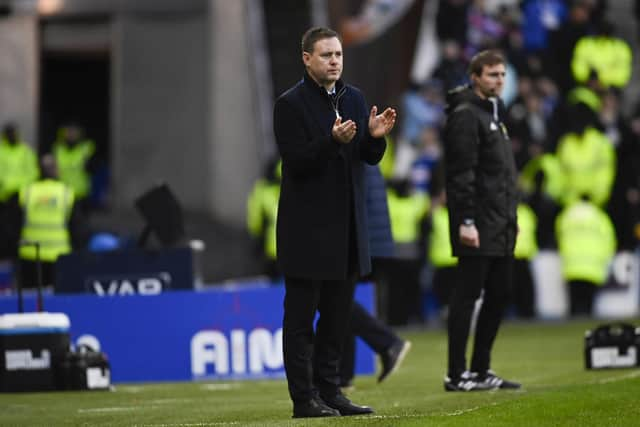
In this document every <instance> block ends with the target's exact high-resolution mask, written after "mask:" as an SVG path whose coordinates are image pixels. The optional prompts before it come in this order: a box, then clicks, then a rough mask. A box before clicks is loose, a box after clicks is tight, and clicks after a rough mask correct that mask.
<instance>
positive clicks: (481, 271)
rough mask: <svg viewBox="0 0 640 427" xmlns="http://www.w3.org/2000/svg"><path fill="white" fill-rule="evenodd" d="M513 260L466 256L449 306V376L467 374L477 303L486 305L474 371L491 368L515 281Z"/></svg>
mask: <svg viewBox="0 0 640 427" xmlns="http://www.w3.org/2000/svg"><path fill="white" fill-rule="evenodd" d="M512 261H513V258H512V257H507V256H504V257H497V256H496V257H494V256H462V257H459V258H458V270H457V275H456V280H455V281H454V284H453V286H454V288H453V291H452V293H451V299H450V305H449V323H448V334H449V366H448V375H449V377H451V378H459V377H460V375H461V374H462V373H463V372H464V371H465V370H466V359H465V353H466V348H467V339H468V337H469V330H470V328H471V316H472V315H473V310H474V307H475V302H476V300H477V299H478V298H479V297H480V296H481V295H482V296H483V302H482V307H481V309H480V313H479V315H478V320H477V324H476V332H475V339H474V346H473V356H472V359H471V366H470V370H471V371H472V372H485V371H487V370H488V369H489V368H490V366H491V348H492V347H493V342H494V340H495V338H496V335H497V333H498V328H499V327H500V322H501V320H502V315H503V313H504V309H505V305H506V304H507V302H508V300H509V289H510V287H511V280H512V274H513V273H512V269H513V267H512Z"/></svg>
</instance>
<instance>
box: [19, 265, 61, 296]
mask: <svg viewBox="0 0 640 427" xmlns="http://www.w3.org/2000/svg"><path fill="white" fill-rule="evenodd" d="M40 266H41V270H40V271H41V274H42V276H41V280H42V283H40V285H42V286H43V287H44V286H53V285H54V283H55V262H45V261H42V262H41V263H40ZM18 280H19V281H20V286H22V288H23V289H28V288H33V289H35V288H37V287H38V286H39V284H38V263H37V262H35V261H28V260H24V259H21V260H20V262H19V264H18Z"/></svg>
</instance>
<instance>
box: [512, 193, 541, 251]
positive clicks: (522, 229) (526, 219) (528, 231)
mask: <svg viewBox="0 0 640 427" xmlns="http://www.w3.org/2000/svg"><path fill="white" fill-rule="evenodd" d="M517 215H518V235H517V236H516V247H515V249H514V250H513V256H514V257H515V258H516V259H524V260H527V261H530V260H532V259H533V257H534V256H536V254H537V253H538V243H537V241H536V229H537V226H538V219H537V218H536V214H535V212H534V211H533V209H531V208H530V207H529V205H527V204H525V203H519V204H518V209H517Z"/></svg>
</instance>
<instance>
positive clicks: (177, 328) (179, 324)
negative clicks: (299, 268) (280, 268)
mask: <svg viewBox="0 0 640 427" xmlns="http://www.w3.org/2000/svg"><path fill="white" fill-rule="evenodd" d="M283 297H284V287H283V286H268V285H264V284H262V283H259V282H255V283H238V284H237V285H235V286H233V285H226V284H225V286H224V287H212V288H208V289H204V290H198V291H193V290H190V291H170V292H164V293H160V294H156V295H139V294H138V295H124V296H118V295H113V296H109V295H107V294H105V295H104V296H98V295H90V294H75V295H46V296H45V299H44V306H45V308H46V310H47V311H49V312H62V313H66V314H67V315H68V316H69V319H70V320H71V327H70V329H69V332H70V334H71V340H72V342H73V343H75V344H78V343H80V342H82V343H87V344H89V345H92V346H94V347H95V346H99V347H100V350H101V351H104V352H105V353H106V354H107V355H108V357H109V360H110V363H111V371H112V381H113V382H138V381H184V380H203V379H221V380H228V379H263V378H283V377H284V368H283V361H282V315H283V311H282V306H283ZM356 299H357V300H358V301H359V302H360V303H361V304H362V305H363V306H364V307H366V308H367V309H368V310H370V311H371V310H372V307H373V301H374V296H373V286H371V285H370V284H361V285H359V286H358V288H357V290H356ZM16 309H17V298H16V297H15V296H2V297H0V314H4V313H15V312H16ZM25 310H27V311H33V310H35V296H34V295H31V294H29V295H26V296H25ZM356 354H357V360H356V373H357V374H372V373H373V372H374V371H375V357H374V356H375V355H374V353H373V352H372V351H371V350H370V349H369V348H368V347H367V346H366V345H364V344H363V343H362V342H360V341H359V340H358V344H357V348H356Z"/></svg>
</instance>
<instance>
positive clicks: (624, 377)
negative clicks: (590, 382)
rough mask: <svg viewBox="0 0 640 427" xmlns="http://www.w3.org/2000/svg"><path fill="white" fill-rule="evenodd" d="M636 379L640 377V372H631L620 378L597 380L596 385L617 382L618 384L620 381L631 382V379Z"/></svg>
mask: <svg viewBox="0 0 640 427" xmlns="http://www.w3.org/2000/svg"><path fill="white" fill-rule="evenodd" d="M636 377H640V372H638V371H633V372H630V373H628V374H624V375H620V376H618V377H607V378H601V379H599V380H596V381H595V383H597V384H608V383H615V382H618V381H624V380H629V379H633V378H636Z"/></svg>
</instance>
